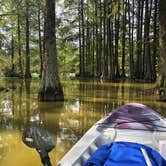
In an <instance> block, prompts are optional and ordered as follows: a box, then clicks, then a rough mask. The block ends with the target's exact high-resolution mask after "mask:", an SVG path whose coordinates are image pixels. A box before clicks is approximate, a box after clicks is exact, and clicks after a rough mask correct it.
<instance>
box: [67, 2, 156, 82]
mask: <svg viewBox="0 0 166 166" xmlns="http://www.w3.org/2000/svg"><path fill="white" fill-rule="evenodd" d="M70 2H71V1H70ZM66 3H67V2H66ZM158 9H159V8H158V0H141V1H140V0H116V1H114V0H109V1H108V0H104V1H102V0H99V1H96V0H90V1H86V2H85V1H84V0H80V1H79V3H78V14H79V16H78V17H79V19H78V20H79V50H80V76H82V77H87V76H88V77H91V76H101V75H102V76H103V78H104V79H106V80H114V79H117V78H121V77H130V78H131V79H136V80H143V81H147V82H152V81H155V80H156V74H157V69H158V68H157V67H158V58H159V21H158V14H159V10H158Z"/></svg>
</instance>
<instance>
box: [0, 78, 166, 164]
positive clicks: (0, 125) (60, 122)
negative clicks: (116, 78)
mask: <svg viewBox="0 0 166 166" xmlns="http://www.w3.org/2000/svg"><path fill="white" fill-rule="evenodd" d="M0 83H1V84H2V86H3V87H7V88H8V87H9V91H7V92H1V93H0V165H2V166H4V165H5V166H11V165H12V166H16V165H18V163H23V165H24V166H29V165H36V166H39V165H40V159H39V158H38V156H37V154H36V152H35V151H34V152H33V151H32V150H30V149H28V148H27V147H25V146H24V145H23V144H22V141H21V134H22V131H23V129H24V128H25V127H27V126H32V125H35V126H42V127H44V128H45V129H47V130H48V131H49V132H50V133H51V135H52V136H53V138H54V140H55V144H56V148H55V149H54V150H53V151H52V152H51V154H50V155H51V158H52V162H54V163H55V162H58V161H59V160H60V158H62V157H63V155H64V154H65V153H66V152H67V151H68V150H69V149H70V148H71V147H72V146H73V145H74V144H75V143H76V142H77V141H78V139H79V138H80V137H81V136H82V135H83V134H84V133H85V132H86V131H87V130H88V129H89V128H90V127H91V126H92V125H93V124H94V123H95V122H96V121H97V120H99V119H100V118H101V117H102V116H104V115H106V114H107V113H108V112H110V111H112V110H113V109H115V108H117V107H118V106H120V105H122V104H125V103H129V102H140V103H142V104H145V105H148V106H150V107H152V108H153V109H154V110H156V111H158V112H159V113H161V114H162V115H164V116H166V114H165V109H166V104H165V103H161V102H159V101H157V100H156V96H155V95H154V94H153V87H154V85H153V84H136V83H107V82H95V81H92V82H83V81H74V80H72V81H63V82H62V83H63V89H64V95H65V99H66V100H65V102H63V103H61V102H57V103H55V102H38V101H37V94H38V89H39V81H38V80H32V81H31V82H30V81H27V80H26V81H23V80H17V79H15V80H14V79H12V80H1V81H0ZM16 152H19V155H18V154H17V153H16ZM20 155H21V156H20ZM18 156H19V157H18Z"/></svg>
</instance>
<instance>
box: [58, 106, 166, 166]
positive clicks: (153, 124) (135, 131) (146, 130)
mask: <svg viewBox="0 0 166 166" xmlns="http://www.w3.org/2000/svg"><path fill="white" fill-rule="evenodd" d="M115 141H125V142H135V143H140V144H144V145H147V146H149V147H151V148H153V149H155V150H157V151H158V152H159V153H160V154H161V155H162V156H163V157H164V158H165V159H166V148H165V147H166V120H165V119H164V118H163V117H162V116H160V115H159V114H158V113H156V112H154V111H153V110H152V109H150V108H149V107H146V106H144V105H141V104H135V103H134V104H127V105H124V106H122V107H120V108H118V109H116V110H115V111H113V112H112V113H110V114H108V115H107V116H105V117H104V118H102V119H101V120H99V121H98V122H97V123H96V124H95V125H93V126H92V127H91V128H90V129H89V130H88V131H87V132H86V133H85V135H84V136H83V137H82V138H81V139H80V140H79V141H78V142H77V143H76V144H75V145H74V146H73V147H72V149H71V150H70V151H69V152H68V153H67V154H66V155H65V156H64V157H63V158H62V159H61V161H60V162H59V163H58V166H83V165H84V163H85V162H86V161H87V159H88V158H89V157H90V156H91V154H92V153H93V152H94V151H95V150H96V149H98V148H99V147H100V146H101V145H104V144H110V143H112V142H115Z"/></svg>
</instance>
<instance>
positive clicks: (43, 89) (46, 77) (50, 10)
mask: <svg viewBox="0 0 166 166" xmlns="http://www.w3.org/2000/svg"><path fill="white" fill-rule="evenodd" d="M45 18H46V28H45V35H46V36H45V48H46V58H45V64H44V68H43V73H42V80H41V86H40V90H39V95H38V99H39V101H63V100H64V96H63V90H62V87H61V84H60V78H59V74H58V66H57V52H56V37H55V1H54V0H46V17H45Z"/></svg>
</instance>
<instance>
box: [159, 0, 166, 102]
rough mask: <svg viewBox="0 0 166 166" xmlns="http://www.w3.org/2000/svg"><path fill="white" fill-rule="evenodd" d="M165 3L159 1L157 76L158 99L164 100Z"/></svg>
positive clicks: (165, 52) (165, 91)
mask: <svg viewBox="0 0 166 166" xmlns="http://www.w3.org/2000/svg"><path fill="white" fill-rule="evenodd" d="M165 18H166V3H165V0H160V1H159V26H160V32H159V45H160V72H159V77H158V82H159V94H160V95H161V97H160V99H161V100H164V101H166V21H165Z"/></svg>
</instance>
